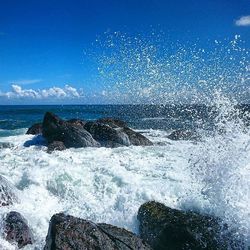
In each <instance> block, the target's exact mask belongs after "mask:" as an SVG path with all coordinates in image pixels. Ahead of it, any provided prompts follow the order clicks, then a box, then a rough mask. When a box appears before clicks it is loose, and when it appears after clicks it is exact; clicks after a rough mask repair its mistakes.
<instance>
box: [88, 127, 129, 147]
mask: <svg viewBox="0 0 250 250" xmlns="http://www.w3.org/2000/svg"><path fill="white" fill-rule="evenodd" d="M84 128H85V129H86V130H87V131H88V132H89V133H90V134H91V135H92V136H93V138H94V139H95V140H97V141H98V142H99V143H100V144H101V145H102V146H105V147H117V146H129V145H130V141H129V138H128V136H127V134H125V133H124V132H123V131H121V129H120V128H112V127H110V126H109V125H106V124H103V123H99V122H87V123H86V124H85V126H84Z"/></svg>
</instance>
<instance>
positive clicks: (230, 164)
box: [0, 32, 250, 249]
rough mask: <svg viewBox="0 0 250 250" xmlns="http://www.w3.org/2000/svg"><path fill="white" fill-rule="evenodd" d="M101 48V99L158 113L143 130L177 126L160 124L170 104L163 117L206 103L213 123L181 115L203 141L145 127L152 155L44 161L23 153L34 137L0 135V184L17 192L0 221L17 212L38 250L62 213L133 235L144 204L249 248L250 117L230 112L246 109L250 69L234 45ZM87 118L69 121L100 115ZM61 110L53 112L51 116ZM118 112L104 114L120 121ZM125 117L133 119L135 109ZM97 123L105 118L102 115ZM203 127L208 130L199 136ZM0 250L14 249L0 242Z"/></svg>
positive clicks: (37, 151)
mask: <svg viewBox="0 0 250 250" xmlns="http://www.w3.org/2000/svg"><path fill="white" fill-rule="evenodd" d="M152 39H153V40H152ZM98 44H99V46H100V47H99V50H96V51H98V54H96V55H95V56H96V57H97V59H98V66H99V72H100V75H101V79H102V80H100V81H102V82H103V89H102V90H101V93H100V94H99V96H98V98H99V97H102V99H103V100H104V99H105V100H106V101H107V102H112V103H147V104H159V103H160V104H162V105H160V106H155V109H154V108H152V107H151V110H153V111H152V112H153V114H151V115H149V116H147V117H143V116H142V117H140V118H142V119H141V121H140V122H141V123H140V124H143V123H144V122H146V121H147V120H146V119H151V121H155V122H156V121H157V120H159V119H163V120H168V119H170V118H174V119H172V120H173V121H176V120H175V118H176V117H175V116H173V117H170V116H168V114H167V115H165V114H164V113H163V114H164V117H163V118H162V117H160V118H159V117H158V111H159V110H160V109H164V105H166V104H167V103H168V104H169V103H170V104H173V106H171V108H172V109H169V110H172V111H173V113H174V112H176V107H178V109H182V105H181V104H186V103H189V104H193V103H203V104H207V105H209V106H210V107H209V109H210V110H211V112H210V113H211V114H210V116H208V117H207V116H206V118H205V117H204V116H199V115H197V114H196V113H195V112H194V113H192V112H187V113H186V114H187V115H186V116H197V117H198V118H197V117H194V118H195V119H196V121H197V124H198V125H197V128H198V129H199V133H200V134H201V136H202V137H201V140H199V141H196V142H193V141H171V140H169V139H168V138H167V137H166V136H167V135H168V134H169V132H170V131H168V129H167V128H162V129H161V130H159V129H158V128H157V129H156V126H155V127H154V126H153V125H152V129H149V130H143V132H144V134H145V135H146V136H147V137H148V138H149V139H151V140H152V141H153V142H154V143H155V145H154V146H152V147H133V146H131V147H126V148H115V149H110V148H98V149H93V148H81V149H67V150H65V151H62V152H53V153H52V155H48V154H47V153H46V148H45V147H44V146H43V145H42V144H41V145H31V146H30V147H24V145H23V144H24V142H25V141H28V140H31V139H32V136H31V135H19V133H16V131H15V133H14V134H13V135H12V136H8V135H9V134H6V131H3V133H2V135H4V136H5V137H1V141H3V142H11V143H13V147H9V148H2V149H0V165H1V166H2V168H1V169H0V174H1V175H4V176H5V177H6V178H7V179H8V180H10V181H11V182H12V183H13V184H14V185H15V186H16V187H17V188H18V189H19V198H20V203H17V204H14V205H13V206H10V207H4V208H3V209H1V210H0V216H3V217H4V215H5V214H6V213H7V212H9V211H11V210H14V211H18V212H20V213H21V214H22V215H23V216H24V217H25V218H26V219H27V220H28V222H29V225H30V227H31V230H32V231H33V234H34V237H35V243H34V245H32V246H27V247H26V248H24V249H42V248H43V246H44V241H45V237H46V234H47V230H48V224H49V220H50V218H51V216H52V215H53V214H54V213H57V212H60V211H64V212H66V213H68V214H71V215H73V216H77V217H81V218H84V219H90V220H93V221H94V222H106V223H111V224H114V225H117V226H121V227H125V228H127V229H130V230H132V231H134V232H137V231H138V224H137V223H138V222H137V220H136V215H137V211H138V208H139V207H140V205H141V204H142V203H144V202H146V201H148V200H157V201H159V202H162V203H164V204H165V205H167V206H170V207H173V208H179V209H195V210H198V211H201V212H204V213H209V214H213V215H215V216H219V217H220V218H222V219H223V221H224V222H227V223H228V224H229V226H230V228H232V229H235V231H236V232H237V233H235V234H236V235H235V236H236V237H238V235H239V237H244V240H245V241H246V242H247V244H248V245H250V244H249V235H250V216H249V211H250V207H249V204H250V197H249V190H250V181H249V180H250V165H249V162H250V131H249V127H248V125H247V123H249V117H247V116H246V115H245V116H244V115H242V113H241V111H240V109H239V108H238V107H237V104H238V103H239V102H240V100H241V102H244V101H248V102H249V90H248V86H249V79H250V77H249V71H250V68H249V65H250V64H249V52H248V51H247V50H246V49H245V48H243V47H242V46H241V44H242V41H241V40H240V37H238V36H236V37H235V38H234V39H233V41H229V42H228V41H224V42H220V41H216V42H213V45H211V46H210V47H209V48H207V49H203V48H198V45H197V44H196V45H190V46H187V45H186V46H183V45H181V44H180V43H179V42H178V43H177V44H175V45H169V43H163V44H162V40H161V37H160V36H157V37H156V38H155V37H153V38H150V39H146V40H145V39H144V38H142V37H141V38H132V37H128V36H126V35H123V34H121V33H119V32H117V33H115V34H108V35H107V36H106V38H105V39H104V41H103V39H102V38H100V39H99V40H98ZM100 50H101V51H102V52H101V54H100ZM92 55H93V54H90V56H92ZM176 104H178V105H177V106H175V105H176ZM85 108H86V111H85V112H84V111H83V108H82V110H81V107H80V106H79V107H76V108H75V111H72V117H67V118H73V117H74V116H75V115H76V114H79V113H81V112H83V114H84V115H86V116H87V114H89V115H90V119H91V117H92V118H93V116H92V115H93V114H94V115H96V113H97V112H98V108H100V107H96V106H95V107H94V108H93V109H94V112H93V113H91V112H90V110H91V107H85ZM137 108H138V110H139V111H138V110H137V111H136V109H137ZM143 108H144V109H145V110H147V109H148V107H147V106H143ZM157 108H159V110H157ZM189 108H190V109H192V107H189ZM248 108H249V106H248ZM61 109H62V108H61V107H59V108H58V110H56V107H55V110H56V112H57V111H58V112H59V110H61ZM183 109H184V107H183ZM73 110H74V109H73ZM100 110H101V108H100ZM114 110H115V109H114ZM118 110H119V111H114V112H112V113H111V114H112V115H113V116H115V115H116V114H117V115H119V114H120V113H121V111H120V109H118ZM124 110H126V107H124ZM132 110H133V111H134V113H136V112H137V113H136V114H139V113H140V107H134V106H133V107H132ZM34 112H35V111H34ZM26 113H28V112H26ZM100 113H101V114H102V115H107V116H108V115H109V113H108V112H107V110H105V112H104V111H103V110H101V111H100ZM159 113H160V112H159ZM198 113H199V112H198ZM39 114H41V111H40V113H39ZM178 114H179V113H178ZM126 115H127V116H125V117H128V120H129V119H132V117H134V116H133V112H132V113H131V114H126ZM17 116H18V115H17ZM27 117H28V115H27ZM77 117H78V116H77ZM94 117H95V118H99V117H96V116H94ZM78 118H85V117H81V116H80V117H78ZM177 118H179V119H181V118H180V117H177ZM187 118H189V117H187ZM22 119H24V118H23V117H22ZM41 119H42V117H41ZM138 119H139V118H138ZM205 119H208V120H210V121H211V123H212V124H213V126H212V128H210V129H206V130H204V128H206V126H204V123H205ZM26 122H27V121H25V124H28V123H26ZM181 122H183V123H185V119H184V118H183V120H181ZM176 127H177V126H176ZM137 128H139V129H142V127H140V126H139V127H137ZM8 133H11V132H10V131H8ZM6 135H7V136H6ZM0 136H1V135H0ZM45 204H46V206H45ZM41 208H42V209H41ZM237 234H238V235H237ZM1 247H2V248H3V249H15V247H14V246H13V245H10V244H9V243H7V242H6V241H5V240H4V239H2V238H1V239H0V248H1Z"/></svg>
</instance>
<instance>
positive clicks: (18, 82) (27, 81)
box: [10, 79, 43, 85]
mask: <svg viewBox="0 0 250 250" xmlns="http://www.w3.org/2000/svg"><path fill="white" fill-rule="evenodd" d="M42 81H43V80H42V79H22V80H14V81H11V82H10V83H11V84H15V85H28V84H34V83H39V82H42Z"/></svg>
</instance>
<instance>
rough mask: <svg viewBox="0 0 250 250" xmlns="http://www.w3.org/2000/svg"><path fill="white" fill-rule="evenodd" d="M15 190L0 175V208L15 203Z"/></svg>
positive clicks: (16, 199)
mask: <svg viewBox="0 0 250 250" xmlns="http://www.w3.org/2000/svg"><path fill="white" fill-rule="evenodd" d="M17 201H18V198H17V195H16V188H15V187H14V186H13V185H12V184H11V183H10V182H9V181H7V180H6V179H5V178H4V177H3V176H1V175H0V207H2V206H8V205H12V204H13V203H14V202H17Z"/></svg>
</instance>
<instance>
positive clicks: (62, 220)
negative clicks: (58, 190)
mask: <svg viewBox="0 0 250 250" xmlns="http://www.w3.org/2000/svg"><path fill="white" fill-rule="evenodd" d="M59 249H60V250H62V249H65V250H66V249H79V250H80V249H81V250H85V249H86V250H97V249H98V250H119V249H120V250H129V249H133V250H136V249H138V250H139V249H141V250H142V249H143V250H149V249H150V247H148V246H147V245H146V244H144V243H143V241H142V240H141V239H139V238H138V237H137V236H136V235H134V234H132V233H131V232H128V231H127V230H125V229H120V228H117V227H114V226H111V225H106V224H95V223H93V222H91V221H87V220H83V219H79V218H75V217H73V216H69V215H65V214H62V213H60V214H55V215H53V216H52V218H51V220H50V225H49V230H48V235H47V237H46V245H45V247H44V250H59Z"/></svg>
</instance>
